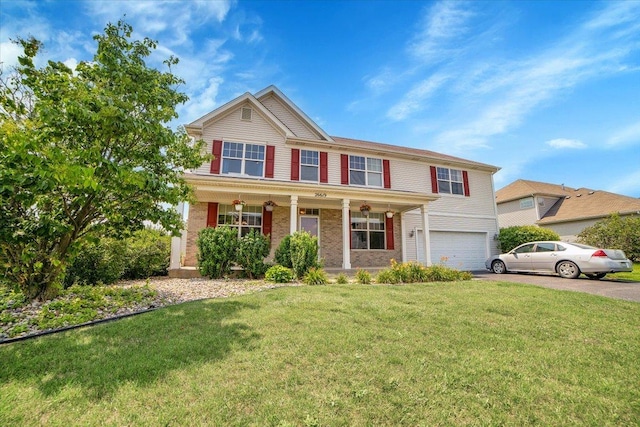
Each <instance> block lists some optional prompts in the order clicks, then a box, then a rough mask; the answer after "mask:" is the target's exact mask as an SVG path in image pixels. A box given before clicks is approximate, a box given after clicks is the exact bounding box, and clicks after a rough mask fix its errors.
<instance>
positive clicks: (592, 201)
mask: <svg viewBox="0 0 640 427" xmlns="http://www.w3.org/2000/svg"><path fill="white" fill-rule="evenodd" d="M532 196H543V197H544V196H547V197H552V198H557V199H558V200H557V201H556V203H555V204H554V205H553V206H552V207H551V209H549V210H548V211H547V212H546V213H545V214H544V216H543V217H542V218H541V219H540V220H538V221H537V224H539V225H544V224H552V223H556V222H567V221H577V220H583V219H590V218H605V217H607V216H609V215H611V213H614V212H617V213H620V214H632V213H637V212H640V199H635V198H633V197H628V196H623V195H621V194H615V193H610V192H608V191H602V190H592V189H589V188H571V187H567V186H564V185H556V184H549V183H545V182H537V181H527V180H523V179H519V180H517V181H514V182H512V183H511V184H509V185H507V186H506V187H504V188H501V189H500V190H498V191H496V203H497V204H500V203H506V202H509V201H512V200H517V199H522V198H524V197H532Z"/></svg>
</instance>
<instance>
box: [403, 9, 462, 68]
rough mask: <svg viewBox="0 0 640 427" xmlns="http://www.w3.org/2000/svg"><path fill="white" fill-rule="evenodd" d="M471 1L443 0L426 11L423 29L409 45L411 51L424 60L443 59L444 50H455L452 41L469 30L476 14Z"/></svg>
mask: <svg viewBox="0 0 640 427" xmlns="http://www.w3.org/2000/svg"><path fill="white" fill-rule="evenodd" d="M469 6H470V3H467V2H453V1H441V2H439V3H436V4H435V5H433V6H432V7H431V8H429V9H428V10H427V11H426V14H425V16H424V17H423V20H422V23H421V29H420V31H419V32H418V33H417V34H416V36H415V37H414V39H413V41H412V42H411V43H410V45H409V52H410V53H411V55H413V56H414V57H416V58H419V59H420V60H422V61H425V62H427V61H432V60H437V61H440V60H441V56H442V53H443V51H445V50H454V49H456V47H455V46H454V44H453V43H452V42H454V41H456V40H457V39H459V38H460V37H462V36H464V35H465V34H466V33H467V32H468V31H469V26H468V22H469V20H470V19H471V18H472V17H473V16H474V13H473V12H472V11H471V10H470V9H469Z"/></svg>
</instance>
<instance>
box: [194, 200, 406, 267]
mask: <svg viewBox="0 0 640 427" xmlns="http://www.w3.org/2000/svg"><path fill="white" fill-rule="evenodd" d="M207 208H208V204H207V203H194V204H192V205H190V208H189V220H188V223H187V247H186V254H185V255H186V256H185V258H184V265H185V266H189V267H195V266H196V264H197V259H196V254H197V251H198V248H197V246H196V239H197V238H198V232H199V231H200V230H201V229H203V228H204V227H206V225H207ZM289 216H290V210H289V207H288V206H278V207H276V208H274V210H273V217H272V223H271V253H270V254H269V257H268V258H267V261H273V257H274V254H275V250H276V248H277V247H278V245H279V244H280V241H281V240H282V238H283V237H284V236H286V235H287V234H289ZM393 233H394V236H395V239H394V240H395V242H396V243H395V249H394V250H374V251H367V250H352V251H351V265H352V267H353V268H359V267H363V268H364V267H386V266H388V265H389V262H390V260H391V259H392V258H393V259H396V260H401V259H402V248H401V243H400V242H401V236H400V219H399V217H398V216H396V217H394V219H393ZM320 256H321V257H322V259H323V260H324V266H325V267H326V268H341V267H342V211H341V210H339V209H322V210H321V211H320Z"/></svg>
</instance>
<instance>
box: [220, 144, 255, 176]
mask: <svg viewBox="0 0 640 427" xmlns="http://www.w3.org/2000/svg"><path fill="white" fill-rule="evenodd" d="M264 153H265V146H264V145H256V144H246V143H242V142H228V141H225V143H224V146H223V149H222V173H223V174H238V175H250V176H259V177H261V176H263V171H264Z"/></svg>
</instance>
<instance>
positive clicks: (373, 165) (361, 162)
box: [349, 156, 382, 187]
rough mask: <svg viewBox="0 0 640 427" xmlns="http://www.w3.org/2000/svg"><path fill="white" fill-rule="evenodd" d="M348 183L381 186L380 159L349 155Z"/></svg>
mask: <svg viewBox="0 0 640 427" xmlns="http://www.w3.org/2000/svg"><path fill="white" fill-rule="evenodd" d="M349 183H350V184H352V185H366V186H369V187H382V159H375V158H371V157H363V156H349Z"/></svg>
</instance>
